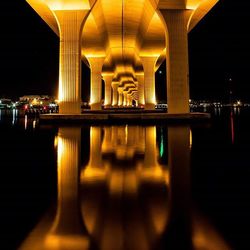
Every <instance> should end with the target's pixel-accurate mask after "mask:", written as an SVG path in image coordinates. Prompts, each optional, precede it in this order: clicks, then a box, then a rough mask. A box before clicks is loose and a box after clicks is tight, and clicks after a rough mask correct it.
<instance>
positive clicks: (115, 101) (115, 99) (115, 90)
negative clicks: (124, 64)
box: [112, 82, 119, 106]
mask: <svg viewBox="0 0 250 250" xmlns="http://www.w3.org/2000/svg"><path fill="white" fill-rule="evenodd" d="M118 86H119V82H112V92H113V98H112V106H117V105H118Z"/></svg>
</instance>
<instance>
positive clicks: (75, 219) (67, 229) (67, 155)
mask: <svg viewBox="0 0 250 250" xmlns="http://www.w3.org/2000/svg"><path fill="white" fill-rule="evenodd" d="M80 154H81V128H60V129H59V133H58V152H57V155H58V166H57V171H58V177H57V178H58V204H57V213H56V217H55V220H54V223H53V226H52V228H51V230H50V234H48V235H47V237H46V240H45V244H46V246H53V245H55V244H56V245H57V246H58V247H64V248H65V249H66V248H68V249H79V247H84V249H87V248H88V245H89V240H88V237H87V232H86V229H85V228H84V226H83V221H82V217H81V213H80V206H79V199H78V191H79V167H80ZM46 249H47V248H46Z"/></svg>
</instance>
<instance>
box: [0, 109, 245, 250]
mask: <svg viewBox="0 0 250 250" xmlns="http://www.w3.org/2000/svg"><path fill="white" fill-rule="evenodd" d="M249 114H250V112H248V111H247V110H241V111H235V112H232V114H230V112H229V111H227V110H220V112H219V111H218V112H217V113H216V115H215V116H214V117H213V119H212V121H211V122H209V123H206V124H204V123H203V124H192V125H185V124H182V125H178V126H177V125H169V126H167V125H148V126H141V125H127V124H124V125H117V126H115V125H114V126H107V125H103V126H88V125H86V126H78V127H72V126H61V127H60V126H59V127H57V126H48V125H40V124H39V121H38V120H35V119H28V118H27V117H26V118H23V119H20V118H16V116H15V115H14V114H13V116H9V117H5V116H1V120H0V136H1V137H0V138H1V148H0V159H1V163H0V165H1V179H2V181H1V184H0V185H1V188H0V192H1V203H0V212H1V213H0V219H1V236H0V237H1V244H2V247H1V249H16V248H19V249H32V250H33V249H71V250H74V249H142V250H143V249H167V248H168V249H209V250H210V249H247V246H248V245H249V242H248V238H249V232H250V229H249V228H248V225H249V222H250V213H249V211H250V210H249V208H250V203H249V198H248V197H249V194H250V184H249V181H248V180H249V177H250V171H249V165H250V164H249V153H248V152H249V149H250V135H249V132H248V128H249V122H248V120H247V118H248V115H249Z"/></svg>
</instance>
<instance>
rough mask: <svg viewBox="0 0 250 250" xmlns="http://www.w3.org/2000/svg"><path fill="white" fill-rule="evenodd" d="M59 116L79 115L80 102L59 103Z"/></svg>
mask: <svg viewBox="0 0 250 250" xmlns="http://www.w3.org/2000/svg"><path fill="white" fill-rule="evenodd" d="M59 114H81V102H60V103H59Z"/></svg>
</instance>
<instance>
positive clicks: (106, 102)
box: [103, 74, 114, 107]
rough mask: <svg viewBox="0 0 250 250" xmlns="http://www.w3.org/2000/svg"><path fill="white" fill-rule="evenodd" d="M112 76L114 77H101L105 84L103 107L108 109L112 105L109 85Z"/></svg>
mask: <svg viewBox="0 0 250 250" xmlns="http://www.w3.org/2000/svg"><path fill="white" fill-rule="evenodd" d="M113 76H114V75H113V74H110V75H103V80H104V82H105V100H104V105H105V107H110V106H111V104H112V96H111V84H112V80H113Z"/></svg>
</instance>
